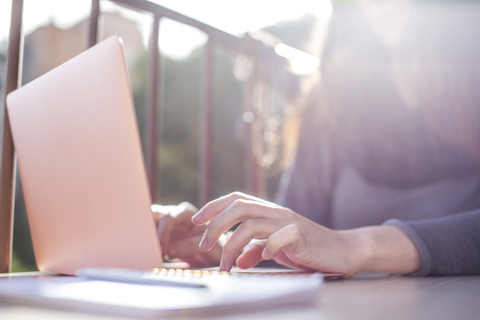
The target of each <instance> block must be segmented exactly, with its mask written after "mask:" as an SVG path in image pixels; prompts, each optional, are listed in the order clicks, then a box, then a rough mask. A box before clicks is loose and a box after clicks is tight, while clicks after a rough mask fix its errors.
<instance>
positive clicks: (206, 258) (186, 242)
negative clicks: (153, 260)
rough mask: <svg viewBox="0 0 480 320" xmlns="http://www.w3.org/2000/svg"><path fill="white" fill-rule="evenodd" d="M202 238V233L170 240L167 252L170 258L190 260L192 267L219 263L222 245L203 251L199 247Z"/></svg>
mask: <svg viewBox="0 0 480 320" xmlns="http://www.w3.org/2000/svg"><path fill="white" fill-rule="evenodd" d="M201 238H202V236H201V235H199V236H196V237H192V238H188V239H182V240H179V241H172V242H170V248H169V251H168V252H165V253H166V254H167V255H168V257H169V258H170V259H180V260H182V261H185V262H188V263H189V264H190V266H192V267H206V266H214V265H218V263H219V261H220V255H221V251H222V249H221V247H220V245H218V246H217V247H215V248H214V249H213V250H211V251H209V252H203V251H201V250H200V248H199V247H198V243H199V242H200V239H201Z"/></svg>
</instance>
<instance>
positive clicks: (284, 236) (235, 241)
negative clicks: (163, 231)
mask: <svg viewBox="0 0 480 320" xmlns="http://www.w3.org/2000/svg"><path fill="white" fill-rule="evenodd" d="M192 222H193V223H194V224H197V225H204V224H206V223H207V222H209V223H208V225H207V227H206V230H205V234H204V236H203V239H202V241H201V242H200V249H202V250H204V251H209V250H210V249H211V248H212V247H213V246H214V245H215V243H216V241H217V240H218V239H219V238H220V236H221V235H222V234H223V233H224V232H225V231H227V230H228V229H230V228H231V227H232V226H234V225H235V224H237V223H239V222H241V224H240V226H239V227H238V228H237V230H236V231H235V232H234V233H233V234H232V236H231V237H230V239H229V240H228V241H227V242H226V244H225V246H224V248H223V252H222V259H221V262H220V269H221V270H230V269H231V268H232V266H233V264H234V262H235V260H236V262H237V265H238V266H239V267H241V268H248V267H252V266H254V265H256V264H257V263H258V262H259V261H260V260H262V259H274V260H275V261H277V262H279V263H281V264H284V265H286V266H289V267H296V268H303V269H307V270H318V271H322V272H338V273H343V274H344V275H345V277H350V276H352V275H354V274H356V273H359V272H365V271H377V272H386V273H397V274H405V273H411V272H414V271H416V270H418V269H420V267H421V258H420V253H419V252H418V250H417V249H416V247H415V245H414V244H413V242H412V241H411V240H410V239H409V238H408V237H407V236H406V235H405V233H403V232H402V231H401V230H400V229H398V228H397V227H394V226H375V227H366V228H359V229H353V230H348V231H334V230H331V229H328V228H325V227H323V226H321V225H319V224H316V223H314V222H313V221H311V220H309V219H307V218H305V217H303V216H301V215H299V214H297V213H295V212H293V211H292V210H290V209H288V208H285V207H281V206H278V205H276V204H273V203H270V202H267V201H264V200H261V199H258V198H255V197H252V196H248V195H245V194H241V193H232V194H230V195H228V196H225V197H222V198H219V199H217V200H214V201H212V202H210V203H209V204H207V205H206V206H205V207H203V208H202V209H201V210H200V211H199V212H198V213H197V214H196V215H195V216H193V217H192ZM253 239H259V240H263V241H260V242H256V243H254V244H250V245H249V243H250V242H251V240H253ZM244 248H245V250H244V251H243V253H242V254H241V255H240V256H239V257H238V258H237V255H238V254H239V253H240V252H241V251H242V249H244Z"/></svg>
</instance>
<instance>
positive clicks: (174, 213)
mask: <svg viewBox="0 0 480 320" xmlns="http://www.w3.org/2000/svg"><path fill="white" fill-rule="evenodd" d="M152 210H154V212H161V213H162V214H163V215H162V217H161V218H160V220H159V221H158V225H157V233H158V236H159V241H160V246H161V250H162V253H163V254H166V253H167V252H169V250H170V249H169V246H170V242H171V241H173V240H175V239H177V238H178V237H181V238H185V237H190V236H192V235H193V236H196V235H199V234H202V233H203V231H204V230H205V227H203V228H202V227H197V226H195V225H193V224H192V222H191V217H192V216H193V215H194V214H195V213H196V212H197V208H196V207H195V206H194V205H192V204H191V203H188V202H182V203H180V204H179V205H177V206H159V205H154V206H152ZM195 247H198V242H197V245H196V246H195Z"/></svg>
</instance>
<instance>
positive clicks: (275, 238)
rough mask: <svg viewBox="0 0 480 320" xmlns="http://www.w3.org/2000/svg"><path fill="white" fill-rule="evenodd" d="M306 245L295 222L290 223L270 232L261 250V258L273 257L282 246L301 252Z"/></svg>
mask: <svg viewBox="0 0 480 320" xmlns="http://www.w3.org/2000/svg"><path fill="white" fill-rule="evenodd" d="M306 246H307V243H306V240H305V237H304V236H303V234H302V232H301V231H300V229H299V228H298V226H297V225H295V224H290V225H288V226H286V227H284V228H283V229H281V230H279V231H277V232H275V233H274V234H272V235H271V236H270V237H269V238H268V240H267V243H266V245H265V249H264V250H263V252H262V258H263V259H265V260H269V259H271V258H272V257H274V256H275V255H276V254H277V253H278V252H279V251H280V250H282V249H283V248H287V247H289V249H290V251H294V252H296V253H297V254H299V253H300V254H301V253H302V251H305V249H306Z"/></svg>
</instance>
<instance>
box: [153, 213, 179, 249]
mask: <svg viewBox="0 0 480 320" xmlns="http://www.w3.org/2000/svg"><path fill="white" fill-rule="evenodd" d="M174 227H175V218H173V217H172V216H170V215H165V216H163V217H162V218H161V219H160V221H159V222H158V226H157V234H158V239H159V241H160V248H161V250H162V254H166V253H167V252H168V251H169V247H170V239H171V236H172V232H173V229H174Z"/></svg>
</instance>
